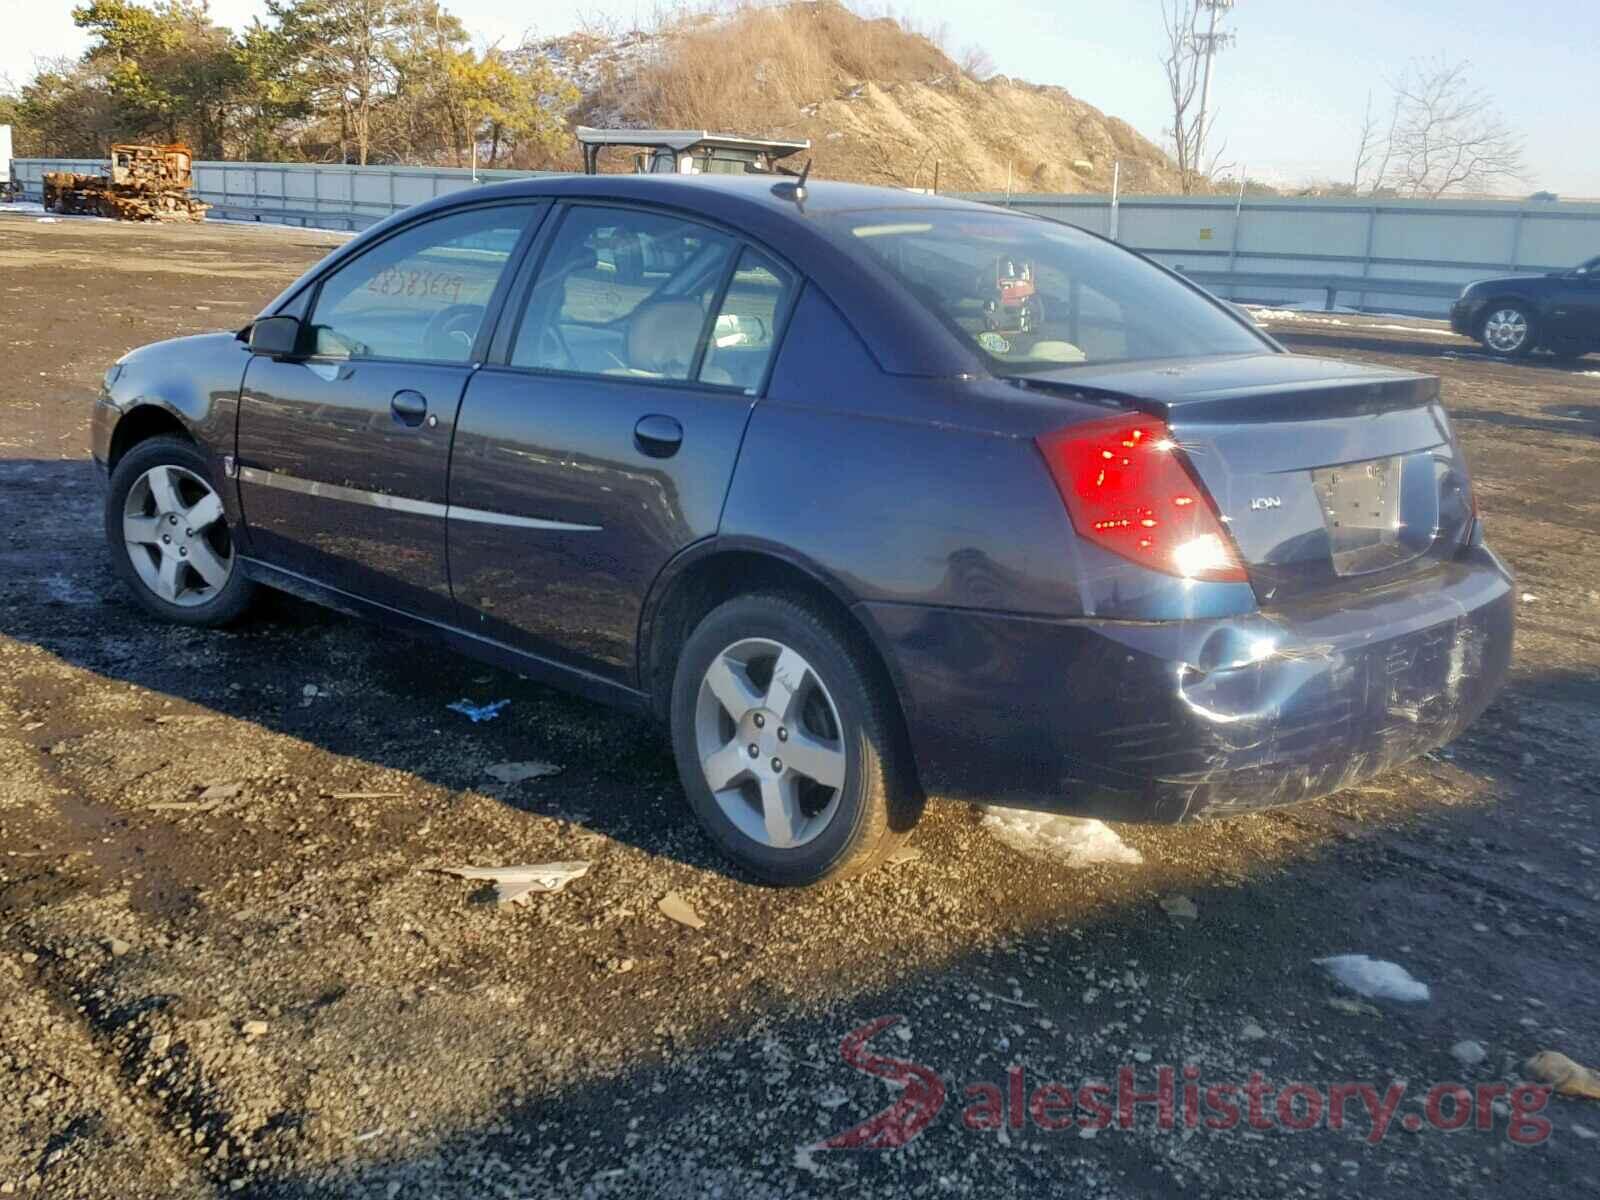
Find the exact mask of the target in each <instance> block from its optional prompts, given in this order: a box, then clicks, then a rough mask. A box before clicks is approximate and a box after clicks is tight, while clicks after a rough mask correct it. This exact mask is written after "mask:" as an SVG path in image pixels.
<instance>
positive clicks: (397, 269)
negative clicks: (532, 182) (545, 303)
mask: <svg viewBox="0 0 1600 1200" xmlns="http://www.w3.org/2000/svg"><path fill="white" fill-rule="evenodd" d="M533 211H534V210H533V209H532V208H530V207H527V206H521V205H517V206H504V205H502V206H496V207H493V208H477V209H471V210H469V211H467V212H459V213H454V214H452V215H450V216H448V217H440V218H438V219H437V220H433V221H426V222H424V223H423V224H421V225H417V226H414V227H413V228H411V229H408V230H406V231H405V232H404V233H400V234H396V235H395V236H394V237H392V238H389V239H388V240H387V241H384V242H380V243H379V244H378V245H377V246H374V247H373V248H372V249H371V250H369V251H367V252H366V253H365V254H363V255H361V256H360V257H359V258H357V259H355V260H354V261H353V262H349V263H346V264H345V265H344V266H342V267H339V268H338V269H337V270H335V271H334V272H333V274H331V275H329V276H328V277H327V278H326V279H325V280H323V283H322V290H321V291H320V292H319V293H318V295H317V299H316V306H315V308H314V309H313V310H312V314H311V328H310V332H309V335H308V336H309V338H310V348H311V352H312V353H313V354H317V355H324V356H331V357H336V358H400V359H409V360H412V361H429V360H436V361H444V362H466V361H467V360H468V359H469V358H470V357H471V355H472V344H473V342H474V341H475V340H476V339H477V336H478V329H479V327H480V326H481V325H482V324H483V318H484V314H485V313H486V312H487V311H488V304H489V297H490V296H491V295H493V294H494V288H495V284H496V283H498V282H499V279H500V275H501V273H502V272H503V271H504V270H505V267H506V263H507V262H509V261H510V259H511V253H512V251H513V250H514V249H516V245H517V239H518V238H519V237H521V236H522V232H523V230H524V229H525V228H526V227H527V224H528V221H529V219H530V217H531V215H532V213H533Z"/></svg>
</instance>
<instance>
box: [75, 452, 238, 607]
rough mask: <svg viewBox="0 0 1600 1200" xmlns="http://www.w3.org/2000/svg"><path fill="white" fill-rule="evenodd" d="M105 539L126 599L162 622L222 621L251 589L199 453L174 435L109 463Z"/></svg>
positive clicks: (202, 455)
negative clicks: (126, 589) (129, 596)
mask: <svg viewBox="0 0 1600 1200" xmlns="http://www.w3.org/2000/svg"><path fill="white" fill-rule="evenodd" d="M106 541H107V542H108V543H109V545H110V549H111V558H112V562H113V563H114V564H115V565H116V569H117V573H118V574H119V575H121V576H122V578H123V580H124V581H125V582H126V583H127V585H128V587H129V588H130V589H131V590H132V592H133V595H134V599H136V600H137V601H138V602H139V604H140V605H141V606H143V607H144V608H145V609H146V610H148V611H149V612H151V613H154V614H155V615H156V616H158V617H162V618H165V619H166V620H169V621H175V622H177V623H179V624H182V625H199V626H215V625H225V624H227V623H228V622H230V621H233V620H235V619H237V618H238V617H239V616H240V614H242V613H243V612H244V610H245V608H246V607H247V606H248V605H249V603H250V600H251V597H252V594H253V592H254V590H255V585H254V584H252V583H251V581H250V580H249V579H247V578H246V577H245V573H244V570H243V568H242V567H241V566H240V564H239V561H238V555H237V553H236V552H235V549H234V540H233V531H232V530H231V529H230V528H229V527H228V518H227V516H226V514H225V513H224V511H223V505H222V497H221V496H220V495H218V494H217V489H216V486H215V484H214V483H213V482H212V480H211V472H210V468H209V467H208V465H207V463H206V457H205V455H204V454H202V453H201V452H200V451H199V449H198V448H197V447H195V446H194V444H193V443H191V442H188V441H185V440H184V439H182V438H177V437H157V438H150V439H149V440H148V441H143V442H140V443H139V444H138V445H136V446H134V447H133V449H131V450H129V451H128V452H127V454H125V455H124V456H123V457H122V460H121V461H120V462H118V463H117V467H116V470H114V471H113V472H112V473H111V484H110V487H109V488H108V490H107V493H106Z"/></svg>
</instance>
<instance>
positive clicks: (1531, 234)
mask: <svg viewBox="0 0 1600 1200" xmlns="http://www.w3.org/2000/svg"><path fill="white" fill-rule="evenodd" d="M103 167H104V163H103V162H101V161H99V160H90V159H37V158H33V159H29V158H21V159H16V160H14V163H13V169H14V175H15V177H16V178H17V179H18V180H20V181H21V183H22V185H23V189H24V194H25V195H27V196H28V197H30V198H32V199H39V198H40V196H41V194H42V192H41V182H40V181H41V177H42V176H43V174H44V172H46V171H62V170H65V171H83V172H96V171H99V170H102V169H103ZM194 173H195V190H196V192H197V193H198V195H199V196H200V198H201V199H203V200H205V201H207V202H208V203H210V204H211V205H213V206H214V207H213V209H212V216H213V217H214V218H220V219H224V220H245V221H270V222H278V223H288V224H295V225H311V226H319V227H323V228H331V229H362V228H365V227H366V226H368V225H370V224H372V223H374V222H375V221H379V220H382V219H383V218H384V217H386V216H388V215H389V214H390V213H392V212H396V211H398V210H399V209H402V208H406V207H408V206H410V205H412V204H416V203H418V202H419V201H422V200H427V199H430V198H432V197H434V196H440V195H444V194H445V193H447V192H454V191H459V190H461V189H463V188H470V187H474V186H476V185H477V184H479V183H492V182H496V181H498V180H501V179H515V178H523V177H526V176H528V175H530V174H538V172H525V171H478V172H476V173H474V172H471V171H466V170H452V169H449V168H436V167H350V166H319V165H315V164H310V163H236V162H197V163H195V164H194ZM968 198H969V199H974V200H983V201H987V202H989V203H992V204H1002V205H1006V206H1008V207H1010V208H1013V209H1016V210H1018V211H1023V212H1031V213H1037V214H1038V215H1040V216H1044V217H1049V218H1052V219H1054V220H1058V221H1065V222H1067V223H1069V224H1072V225H1080V226H1082V227H1084V228H1086V229H1090V230H1093V231H1095V232H1097V233H1102V234H1106V235H1107V236H1110V237H1114V238H1116V240H1118V241H1120V242H1122V243H1123V244H1124V245H1126V246H1130V247H1132V248H1133V249H1136V250H1139V251H1142V252H1143V253H1145V254H1148V255H1150V256H1151V257H1152V258H1154V259H1156V260H1157V261H1158V262H1161V263H1164V264H1165V265H1167V266H1170V267H1175V268H1178V269H1181V270H1183V271H1185V272H1186V273H1188V274H1190V275H1191V276H1193V277H1194V278H1195V279H1197V280H1198V281H1200V282H1202V283H1204V284H1205V285H1206V286H1208V287H1210V288H1212V289H1213V290H1215V291H1217V292H1218V293H1220V294H1222V295H1225V296H1228V297H1230V298H1232V299H1236V300H1249V301H1261V302H1265V303H1283V302H1307V301H1309V302H1311V303H1315V304H1319V305H1323V306H1326V307H1333V306H1334V305H1335V304H1336V303H1337V304H1342V305H1347V306H1349V307H1352V308H1359V309H1365V310H1368V311H1387V312H1403V313H1417V314H1422V315H1434V316H1437V315H1440V314H1442V313H1443V312H1444V311H1445V310H1446V309H1447V308H1448V305H1449V301H1450V297H1451V296H1453V295H1454V294H1455V293H1456V292H1457V290H1458V289H1459V288H1460V286H1461V285H1462V284H1463V283H1466V282H1468V281H1470V280H1472V279H1474V278H1481V277H1482V276H1484V275H1487V274H1539V273H1543V272H1546V271H1554V270H1559V269H1562V268H1565V267H1569V266H1572V265H1573V264H1575V263H1578V262H1581V261H1583V260H1584V259H1587V258H1590V257H1593V256H1594V255H1595V254H1600V204H1569V203H1546V202H1532V201H1529V202H1517V201H1484V200H1471V201H1462V200H1440V201H1392V200H1384V201H1379V202H1371V201H1365V202H1363V201H1353V200H1286V199H1247V200H1244V201H1243V202H1242V203H1241V202H1239V201H1237V200H1234V199H1232V198H1227V197H1217V196H1206V197H1188V196H1138V197H1133V198H1131V199H1122V200H1119V201H1116V202H1113V201H1112V200H1111V199H1110V198H1109V197H1105V196H1054V195H1035V194H1017V195H1012V196H1005V195H1000V194H979V195H971V196H969V197H968Z"/></svg>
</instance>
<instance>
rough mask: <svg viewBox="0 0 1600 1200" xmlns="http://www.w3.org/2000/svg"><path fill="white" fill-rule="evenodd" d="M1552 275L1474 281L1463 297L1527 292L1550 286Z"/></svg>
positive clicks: (1497, 276)
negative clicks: (1485, 293) (1493, 293)
mask: <svg viewBox="0 0 1600 1200" xmlns="http://www.w3.org/2000/svg"><path fill="white" fill-rule="evenodd" d="M1552 278H1554V276H1550V275H1496V276H1493V277H1492V278H1490V279H1474V280H1473V281H1472V282H1471V283H1469V284H1467V286H1466V287H1465V288H1464V289H1463V290H1462V293H1461V294H1462V295H1463V296H1466V295H1475V296H1476V295H1482V294H1483V293H1484V292H1491V291H1493V292H1498V291H1505V290H1508V289H1509V290H1513V291H1527V290H1529V289H1530V288H1542V287H1547V286H1549V281H1550V279H1552Z"/></svg>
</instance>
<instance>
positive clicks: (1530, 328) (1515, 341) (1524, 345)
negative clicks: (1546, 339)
mask: <svg viewBox="0 0 1600 1200" xmlns="http://www.w3.org/2000/svg"><path fill="white" fill-rule="evenodd" d="M1534 332H1535V331H1534V324H1533V317H1532V316H1531V315H1530V314H1529V312H1528V310H1527V309H1526V308H1524V307H1522V306H1521V305H1519V304H1496V305H1494V306H1493V307H1492V308H1490V309H1489V311H1488V312H1487V313H1485V314H1484V318H1483V331H1482V336H1481V338H1480V340H1481V341H1482V342H1483V348H1484V349H1485V350H1487V351H1488V352H1489V353H1490V354H1493V355H1496V356H1498V357H1500V358H1520V357H1522V356H1523V355H1524V354H1527V353H1528V352H1529V351H1531V350H1532V349H1533V347H1534V342H1535V338H1534Z"/></svg>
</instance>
